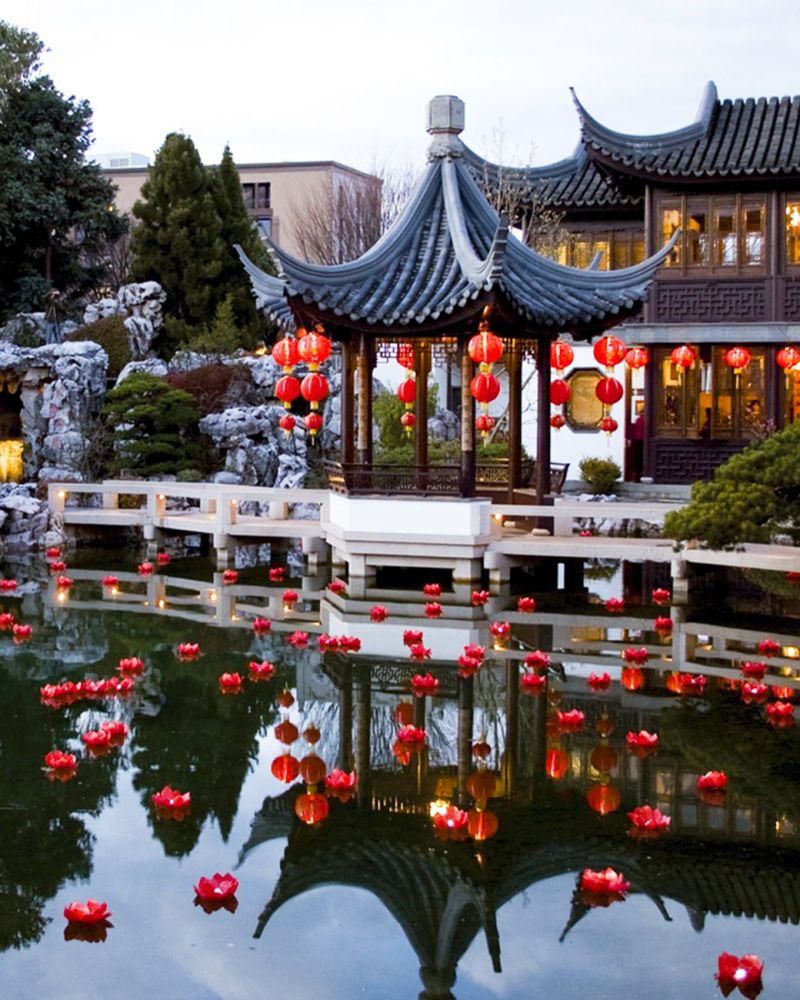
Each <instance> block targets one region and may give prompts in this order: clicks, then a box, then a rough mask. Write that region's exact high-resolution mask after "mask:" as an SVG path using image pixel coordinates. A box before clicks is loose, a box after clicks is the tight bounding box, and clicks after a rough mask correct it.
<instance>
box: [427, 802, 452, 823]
mask: <svg viewBox="0 0 800 1000" xmlns="http://www.w3.org/2000/svg"><path fill="white" fill-rule="evenodd" d="M449 806H450V803H449V802H448V801H447V799H434V800H433V802H429V803H428V815H429V816H430V817H431V819H433V817H434V816H443V815H444V814H445V813H446V812H447V810H448V808H449Z"/></svg>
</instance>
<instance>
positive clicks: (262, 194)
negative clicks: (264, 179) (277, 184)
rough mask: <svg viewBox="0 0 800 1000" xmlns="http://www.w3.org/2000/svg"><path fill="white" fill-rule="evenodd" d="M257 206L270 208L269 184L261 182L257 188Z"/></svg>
mask: <svg viewBox="0 0 800 1000" xmlns="http://www.w3.org/2000/svg"><path fill="white" fill-rule="evenodd" d="M257 195H258V197H257V199H256V207H257V208H269V184H259V185H258V189H257Z"/></svg>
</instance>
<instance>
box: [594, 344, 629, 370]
mask: <svg viewBox="0 0 800 1000" xmlns="http://www.w3.org/2000/svg"><path fill="white" fill-rule="evenodd" d="M626 351H627V348H626V347H625V345H624V344H623V343H622V341H621V340H618V339H617V338H616V337H601V338H600V340H598V341H597V343H596V344H595V345H594V347H593V348H592V353H593V354H594V356H595V360H596V361H597V362H598V363H599V364H601V365H605V366H606V368H613V367H614V365H618V364H619V363H620V361H622V359H623V358H624V357H625V353H626Z"/></svg>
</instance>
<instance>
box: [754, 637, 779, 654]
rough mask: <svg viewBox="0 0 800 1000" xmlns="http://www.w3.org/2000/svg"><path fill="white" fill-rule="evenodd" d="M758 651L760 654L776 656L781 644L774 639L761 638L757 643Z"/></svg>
mask: <svg viewBox="0 0 800 1000" xmlns="http://www.w3.org/2000/svg"><path fill="white" fill-rule="evenodd" d="M758 651H759V653H761V655H762V656H767V657H773V656H777V655H778V653H780V651H781V644H780V643H779V642H775V640H774V639H762V640H761V642H759V644H758Z"/></svg>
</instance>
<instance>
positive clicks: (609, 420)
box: [600, 417, 619, 434]
mask: <svg viewBox="0 0 800 1000" xmlns="http://www.w3.org/2000/svg"><path fill="white" fill-rule="evenodd" d="M618 427H619V424H618V423H617V421H616V420H615V419H614V418H613V417H603V418H602V419H601V421H600V430H601V431H605V432H606V434H613V433H614V431H615V430H616V429H617V428H618Z"/></svg>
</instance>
